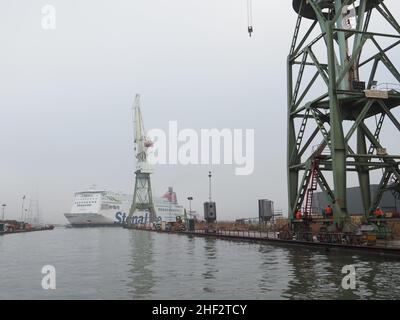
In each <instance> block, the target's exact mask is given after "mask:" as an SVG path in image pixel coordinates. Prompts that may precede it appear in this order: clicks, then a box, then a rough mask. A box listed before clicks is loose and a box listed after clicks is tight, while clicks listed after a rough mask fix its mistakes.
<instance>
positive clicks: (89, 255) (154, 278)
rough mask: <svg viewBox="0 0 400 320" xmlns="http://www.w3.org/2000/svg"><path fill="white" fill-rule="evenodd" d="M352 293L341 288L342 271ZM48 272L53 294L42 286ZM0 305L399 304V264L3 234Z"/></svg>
mask: <svg viewBox="0 0 400 320" xmlns="http://www.w3.org/2000/svg"><path fill="white" fill-rule="evenodd" d="M350 264H353V265H355V267H356V275H357V278H356V279H357V282H356V285H357V287H356V289H355V290H353V291H352V290H350V291H349V290H344V289H342V288H341V282H342V278H343V276H344V275H343V274H342V273H341V270H342V268H343V266H346V265H350ZM44 265H53V266H54V267H55V269H56V289H55V290H44V289H42V286H41V282H42V277H43V276H44V275H42V273H41V270H42V267H43V266H44ZM0 299H400V261H390V260H383V259H380V258H371V257H368V256H359V255H351V254H338V253H325V252H321V251H311V250H310V249H299V248H285V247H274V246H270V245H265V244H253V243H241V242H234V241H226V240H216V239H204V238H195V237H188V236H179V235H168V234H157V233H150V232H145V231H136V230H135V231H134V230H124V229H119V228H110V229H107V228H106V229H55V230H53V231H45V232H33V233H26V234H14V235H6V236H1V237H0Z"/></svg>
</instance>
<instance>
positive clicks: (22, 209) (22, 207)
mask: <svg viewBox="0 0 400 320" xmlns="http://www.w3.org/2000/svg"><path fill="white" fill-rule="evenodd" d="M24 202H25V196H23V197H22V206H21V221H23V220H24Z"/></svg>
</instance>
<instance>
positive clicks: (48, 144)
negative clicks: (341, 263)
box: [0, 0, 400, 223]
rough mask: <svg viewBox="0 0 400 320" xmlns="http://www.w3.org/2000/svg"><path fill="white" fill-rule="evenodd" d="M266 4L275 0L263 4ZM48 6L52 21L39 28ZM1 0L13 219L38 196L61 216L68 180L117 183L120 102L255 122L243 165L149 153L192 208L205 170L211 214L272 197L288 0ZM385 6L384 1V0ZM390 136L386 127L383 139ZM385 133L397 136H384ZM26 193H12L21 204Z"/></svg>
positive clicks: (123, 135) (1, 103)
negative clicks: (251, 152) (188, 161)
mask: <svg viewBox="0 0 400 320" xmlns="http://www.w3.org/2000/svg"><path fill="white" fill-rule="evenodd" d="M277 3H278V4H277ZM46 4H51V5H54V6H55V8H56V10H57V29H56V30H54V31H49V30H47V31H46V30H43V29H42V27H41V19H42V14H41V9H42V6H43V5H46ZM271 4H272V1H261V0H254V26H255V27H254V28H255V33H254V36H253V38H251V39H250V38H249V36H248V34H247V30H246V29H247V12H246V1H245V0H168V1H166V0H146V1H144V0H141V1H140V0H79V1H78V0H68V1H66V0H63V1H61V0H58V1H56V0H46V1H40V0H30V1H26V0H12V1H2V2H1V4H0V21H1V22H0V38H1V42H2V46H1V51H0V121H1V123H0V146H1V157H0V170H1V171H0V172H1V175H0V177H1V183H0V202H1V203H6V204H7V205H8V206H7V210H6V213H7V216H8V217H10V218H11V217H14V218H18V217H19V216H20V213H21V198H22V196H23V195H26V196H27V198H28V199H34V200H36V199H38V200H39V204H40V212H41V214H42V216H43V217H44V218H45V219H46V221H49V222H54V223H65V222H66V220H65V219H64V217H63V213H65V212H68V211H69V210H70V207H71V204H72V196H73V193H74V192H75V191H77V190H81V189H86V188H88V187H90V186H92V185H96V186H97V188H105V189H111V190H116V191H117V190H121V191H125V192H129V193H131V192H132V191H133V183H134V169H135V161H134V155H133V136H132V134H133V124H132V110H131V108H132V103H133V100H134V96H135V94H136V93H140V94H141V95H142V102H143V109H142V111H143V117H144V122H145V126H146V129H151V128H163V129H167V127H168V121H170V120H176V121H178V125H179V128H180V129H184V128H193V129H196V130H199V129H201V128H218V129H223V128H231V129H234V128H239V129H240V128H243V129H246V128H249V129H255V135H256V151H255V152H256V153H255V171H254V173H253V174H252V175H250V176H245V177H238V176H235V171H234V168H235V167H234V166H214V167H212V168H211V167H210V166H158V167H156V168H155V169H156V173H155V174H154V176H153V180H152V182H153V185H154V191H155V192H154V193H155V194H156V195H161V194H162V193H164V191H165V190H166V189H167V187H168V186H173V187H174V188H175V189H176V191H177V193H178V200H179V201H180V203H182V204H184V205H187V200H185V199H186V198H187V197H188V196H190V195H191V196H193V197H194V199H195V200H194V202H193V207H194V209H196V210H198V211H200V212H201V211H202V209H201V206H202V202H203V201H205V200H206V199H207V194H208V184H207V172H208V170H209V169H210V168H211V169H212V170H213V172H214V176H215V179H214V198H215V200H216V201H217V205H218V209H219V212H218V214H219V218H220V219H230V218H236V217H256V216H257V199H258V198H269V199H273V200H274V201H275V207H276V208H282V209H284V210H286V207H287V203H286V202H287V200H286V164H285V162H286V56H287V52H288V48H289V45H290V41H291V35H292V31H293V28H294V23H295V19H296V15H295V13H294V12H293V10H292V9H291V1H289V0H287V1H279V2H274V5H273V6H271ZM387 4H388V5H389V6H390V7H391V8H392V9H393V12H394V13H395V15H396V14H397V17H399V13H400V4H399V3H398V1H394V0H392V1H389V0H388V1H387ZM393 139H394V138H393ZM396 141H398V140H396ZM28 203H29V201H27V202H26V205H27V204H28Z"/></svg>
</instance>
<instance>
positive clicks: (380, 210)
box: [375, 207, 385, 219]
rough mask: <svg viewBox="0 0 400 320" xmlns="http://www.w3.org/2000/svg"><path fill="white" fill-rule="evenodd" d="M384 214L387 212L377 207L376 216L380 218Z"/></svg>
mask: <svg viewBox="0 0 400 320" xmlns="http://www.w3.org/2000/svg"><path fill="white" fill-rule="evenodd" d="M384 215H385V213H384V212H383V210H382V209H381V208H380V207H378V208H376V210H375V217H376V218H378V219H380V218H383V217H384Z"/></svg>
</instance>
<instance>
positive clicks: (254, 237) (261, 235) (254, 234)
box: [128, 227, 400, 259]
mask: <svg viewBox="0 0 400 320" xmlns="http://www.w3.org/2000/svg"><path fill="white" fill-rule="evenodd" d="M128 229H134V230H141V231H148V232H157V233H165V234H176V235H186V236H196V237H203V238H204V237H206V238H216V239H222V240H234V241H248V242H258V243H265V244H271V245H281V246H286V247H288V246H297V247H308V248H314V249H318V250H324V251H336V252H349V253H359V254H369V255H375V256H381V257H391V258H396V259H400V241H396V240H390V241H378V243H377V244H376V245H375V246H366V245H365V246H360V245H345V244H334V243H323V242H318V241H313V242H311V241H298V240H282V239H278V237H277V233H274V232H260V231H222V230H217V231H215V232H213V233H208V232H206V231H205V230H197V231H163V230H155V229H147V228H137V227H135V228H128Z"/></svg>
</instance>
